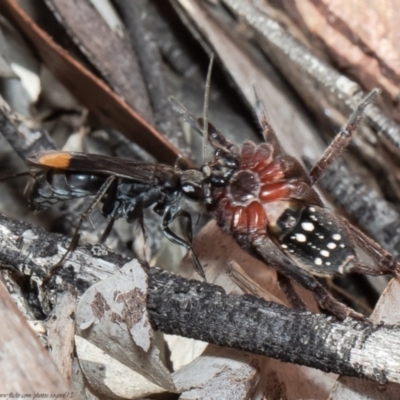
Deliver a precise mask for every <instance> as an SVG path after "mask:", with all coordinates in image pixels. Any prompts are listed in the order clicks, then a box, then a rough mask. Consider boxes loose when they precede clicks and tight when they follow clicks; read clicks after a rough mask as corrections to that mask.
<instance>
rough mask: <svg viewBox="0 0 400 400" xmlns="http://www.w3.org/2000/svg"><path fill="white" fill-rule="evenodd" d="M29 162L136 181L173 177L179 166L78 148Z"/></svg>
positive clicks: (44, 166) (29, 161)
mask: <svg viewBox="0 0 400 400" xmlns="http://www.w3.org/2000/svg"><path fill="white" fill-rule="evenodd" d="M27 163H28V164H29V165H30V166H31V167H34V168H38V169H57V170H64V171H79V172H90V173H100V174H104V175H115V176H118V177H121V178H127V179H131V180H133V181H135V182H143V183H148V184H151V183H156V182H157V181H162V182H165V181H167V180H168V179H170V178H171V177H172V176H173V175H174V174H175V170H174V168H173V167H171V166H169V165H165V164H153V163H145V162H137V161H133V160H129V159H126V158H118V157H109V156H103V155H99V154H85V153H78V152H64V151H62V152H57V151H53V152H44V153H38V154H35V155H33V156H31V157H28V158H27Z"/></svg>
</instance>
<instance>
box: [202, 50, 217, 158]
mask: <svg viewBox="0 0 400 400" xmlns="http://www.w3.org/2000/svg"><path fill="white" fill-rule="evenodd" d="M213 64H214V53H211V56H210V63H209V64H208V71H207V78H206V87H205V91H204V102H203V137H204V145H203V162H205V161H206V152H207V144H208V118H207V114H208V103H209V100H210V87H211V72H212V67H213Z"/></svg>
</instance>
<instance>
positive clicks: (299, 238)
mask: <svg viewBox="0 0 400 400" xmlns="http://www.w3.org/2000/svg"><path fill="white" fill-rule="evenodd" d="M296 240H297V241H298V242H306V241H307V238H306V236H305V235H303V234H302V233H296Z"/></svg>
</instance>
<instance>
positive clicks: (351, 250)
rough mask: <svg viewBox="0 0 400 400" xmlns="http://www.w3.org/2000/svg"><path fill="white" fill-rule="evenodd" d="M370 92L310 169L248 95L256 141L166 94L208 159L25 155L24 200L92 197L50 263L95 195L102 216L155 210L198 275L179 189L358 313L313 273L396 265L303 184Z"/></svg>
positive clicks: (342, 310)
mask: <svg viewBox="0 0 400 400" xmlns="http://www.w3.org/2000/svg"><path fill="white" fill-rule="evenodd" d="M377 95H378V91H377V90H375V91H373V92H371V94H370V95H369V96H367V97H366V98H365V99H364V100H363V101H362V102H361V103H360V105H359V107H358V108H357V109H356V111H355V112H354V113H353V114H352V116H351V117H350V119H349V122H348V124H347V125H346V126H345V127H344V128H343V129H342V130H341V131H340V132H339V134H338V135H337V137H336V138H335V139H334V141H333V143H332V144H331V145H330V146H329V147H328V148H327V150H326V151H325V152H324V154H323V155H322V157H321V158H320V160H319V161H318V162H317V163H316V165H315V166H314V167H313V168H312V170H311V172H310V174H307V173H306V172H305V170H304V169H303V167H302V166H301V164H300V163H299V162H298V161H297V160H296V159H295V158H293V157H291V156H288V155H286V154H285V153H284V152H283V150H282V148H281V146H280V144H279V142H278V140H277V138H276V136H275V134H274V132H273V130H272V128H271V126H270V124H269V123H268V121H267V119H266V116H265V113H264V110H263V106H262V103H261V102H260V101H259V100H258V99H257V104H256V111H257V115H258V118H259V122H260V125H261V128H262V130H263V134H264V138H265V142H264V143H262V144H260V145H256V144H255V143H253V142H250V141H245V142H244V143H243V144H242V146H241V147H239V146H237V145H235V144H233V143H231V142H229V141H228V140H227V139H226V138H225V137H224V136H223V135H222V134H221V133H220V132H219V131H218V130H217V129H216V128H215V127H214V126H213V125H212V124H210V123H209V122H206V123H205V122H204V121H203V119H201V118H200V119H198V120H196V119H194V118H193V117H192V116H191V114H190V113H189V112H188V111H187V110H186V109H185V108H184V107H183V106H182V105H181V104H180V103H178V102H177V101H176V100H173V104H174V107H175V108H176V109H177V111H178V112H179V113H181V114H182V116H183V117H184V118H185V119H186V120H187V121H188V122H189V123H190V124H191V125H192V127H194V128H195V129H196V130H197V131H199V132H201V133H203V130H206V131H207V132H206V133H207V137H208V141H209V142H210V144H211V145H212V146H213V148H214V156H213V158H212V159H211V160H210V161H208V162H206V163H205V164H204V165H203V166H202V167H201V168H200V169H194V168H187V167H186V166H185V164H184V163H182V162H181V161H179V160H178V161H179V162H177V164H176V165H175V167H171V166H167V165H163V164H150V163H138V162H133V161H131V160H126V159H118V158H114V157H104V156H97V155H91V154H82V153H68V152H53V153H42V154H38V155H36V156H34V157H30V158H29V159H28V163H29V164H30V166H31V167H32V170H33V172H32V173H33V174H34V176H35V184H34V186H33V189H32V191H31V204H32V205H33V207H34V208H39V209H41V208H44V207H48V206H50V205H52V204H54V203H55V202H57V201H63V200H68V199H71V198H77V197H84V196H94V200H93V201H92V203H91V204H90V205H89V207H88V208H87V209H86V211H85V212H84V213H83V215H82V216H81V218H80V221H79V224H78V228H77V230H76V232H75V235H74V238H73V239H72V241H71V246H70V248H69V249H68V251H67V253H66V254H65V255H64V257H63V258H62V260H60V262H59V263H58V264H57V266H56V267H57V268H58V267H60V266H61V265H62V263H63V261H64V260H65V257H66V256H67V254H68V252H69V251H70V250H72V248H73V245H74V244H75V243H76V241H77V239H78V230H79V228H80V226H81V224H82V222H83V220H84V219H85V218H88V216H89V214H90V213H91V211H92V210H93V209H94V207H95V206H96V204H98V203H99V202H101V203H103V209H102V212H103V215H104V216H106V217H107V218H109V219H110V225H112V223H113V221H114V220H115V219H118V218H126V219H127V220H128V221H132V220H133V219H135V218H137V217H138V210H142V209H143V208H146V207H150V206H155V207H154V209H155V211H156V212H158V213H159V214H160V215H162V216H163V222H162V229H163V231H164V233H165V235H166V236H167V237H168V238H169V239H170V240H171V241H172V242H174V243H177V244H180V245H183V246H185V247H186V248H188V249H189V250H190V251H191V254H192V257H193V261H194V265H195V268H196V270H197V272H198V273H199V274H201V275H202V276H203V278H205V274H204V271H203V268H202V266H201V264H200V262H199V261H198V259H197V257H196V256H195V254H194V253H193V251H192V247H191V236H192V235H191V228H190V227H191V218H190V214H189V213H188V212H187V211H185V210H183V209H182V207H181V200H182V198H184V197H185V198H188V199H190V200H192V201H195V202H202V203H203V202H204V203H206V204H207V207H208V209H209V211H210V212H211V213H212V214H213V215H214V217H215V218H216V220H217V221H218V224H219V226H220V227H221V228H222V229H223V230H224V231H225V232H227V233H229V234H231V235H233V236H234V237H235V239H236V240H237V241H238V243H239V244H240V245H241V246H242V247H243V248H244V249H245V250H247V251H248V252H250V253H251V254H253V255H254V256H256V257H258V258H260V259H261V260H262V261H264V262H265V263H267V264H268V265H270V266H272V267H274V268H275V269H276V270H277V271H278V276H285V277H286V278H289V279H291V280H293V281H295V282H296V283H298V284H299V285H301V286H303V287H304V288H306V289H308V290H311V291H312V293H313V294H314V296H315V298H316V300H317V302H318V304H319V305H320V306H321V308H323V309H325V310H327V311H328V312H330V313H332V314H334V315H336V316H338V317H339V318H345V317H346V316H348V315H351V316H353V317H357V318H363V317H362V316H360V315H359V314H357V313H355V312H354V311H352V310H350V309H348V308H347V307H346V306H344V305H343V304H341V303H339V302H337V301H336V300H335V299H334V298H333V297H332V296H331V295H330V294H329V293H328V292H327V291H326V290H325V288H324V287H323V286H322V285H321V284H320V283H319V282H318V281H317V280H316V279H315V277H314V276H315V275H316V276H332V275H335V274H341V273H348V272H363V273H369V274H383V273H398V272H399V271H400V266H399V264H398V263H397V261H396V260H395V259H394V258H393V257H392V256H391V255H390V254H389V253H387V252H386V251H385V250H384V249H382V248H381V247H380V246H379V245H378V244H377V243H375V242H374V241H372V240H371V239H370V238H368V237H367V236H366V235H364V234H363V233H362V232H360V231H358V230H357V229H356V228H354V227H353V226H352V225H351V224H349V223H348V222H347V221H346V220H345V219H343V218H340V217H337V216H334V215H333V214H332V213H330V212H329V211H328V210H327V209H325V208H324V207H323V204H322V201H321V199H320V198H319V196H318V194H317V193H316V191H315V190H314V189H313V184H314V183H315V182H316V181H317V180H318V178H319V177H320V176H321V175H322V174H323V172H324V171H325V170H326V168H327V167H328V166H329V165H330V164H331V163H332V161H333V160H335V159H336V158H337V157H338V155H339V154H340V152H341V151H342V149H343V148H344V147H346V146H347V144H348V143H349V141H350V139H351V134H352V132H353V131H354V129H355V128H356V126H357V124H358V122H359V120H360V118H361V115H362V111H363V109H364V108H365V107H366V106H367V105H368V104H369V103H371V102H372V101H373V100H374V99H375V97H376V96H377ZM205 127H207V128H205ZM177 217H184V218H186V219H187V220H188V238H189V240H184V239H183V238H181V237H179V236H177V235H176V234H175V233H174V232H173V231H172V230H171V228H170V226H169V225H170V224H171V222H172V221H173V220H174V219H175V218H177ZM357 246H358V247H361V248H362V249H363V250H365V251H366V252H367V253H368V254H369V255H370V256H371V257H372V258H373V260H374V261H375V263H376V266H369V265H364V264H361V263H360V262H359V261H358V259H357V255H356V251H355V249H356V247H357ZM288 297H291V298H292V299H293V296H288ZM294 305H296V304H294Z"/></svg>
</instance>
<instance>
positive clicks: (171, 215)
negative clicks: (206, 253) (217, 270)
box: [161, 204, 206, 281]
mask: <svg viewBox="0 0 400 400" xmlns="http://www.w3.org/2000/svg"><path fill="white" fill-rule="evenodd" d="M177 207H178V205H175V204H173V205H170V206H167V208H166V209H165V213H164V218H163V221H162V225H161V227H162V230H163V232H164V235H165V236H166V237H167V238H168V239H169V240H170V241H171V242H172V243H175V244H179V245H180V246H183V247H185V248H186V249H187V250H188V251H189V252H190V255H191V257H192V261H193V265H194V269H195V270H196V272H197V273H198V274H199V275H200V276H201V277H202V278H203V279H204V280H205V281H206V275H205V273H204V270H203V267H202V266H201V264H200V261H199V259H198V258H197V256H196V254H195V252H194V250H193V247H192V244H191V241H192V217H191V216H190V214H189V213H188V212H186V211H183V210H177ZM179 216H183V217H185V218H187V220H188V223H187V228H188V237H189V242H188V241H186V240H184V239H182V238H181V237H179V236H178V235H176V234H175V233H174V232H173V231H172V230H171V228H170V227H169V225H170V224H171V223H172V221H173V220H174V219H175V218H177V217H179Z"/></svg>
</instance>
